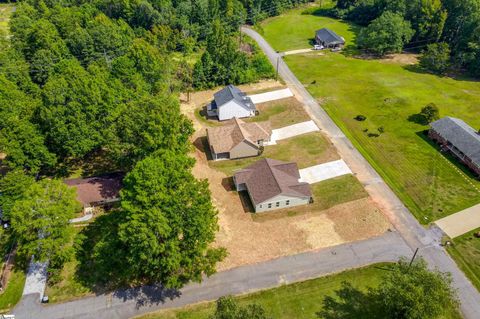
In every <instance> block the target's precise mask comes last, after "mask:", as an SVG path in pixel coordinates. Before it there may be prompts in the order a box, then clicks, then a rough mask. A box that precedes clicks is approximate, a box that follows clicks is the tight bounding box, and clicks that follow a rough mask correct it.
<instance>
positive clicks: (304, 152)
mask: <svg viewBox="0 0 480 319" xmlns="http://www.w3.org/2000/svg"><path fill="white" fill-rule="evenodd" d="M277 143H278V144H277V145H271V146H265V150H264V152H263V154H262V155H260V156H257V157H248V158H243V159H237V160H228V161H210V162H209V165H210V167H212V168H215V169H217V170H219V171H222V172H224V173H225V174H226V175H228V176H231V175H233V173H234V171H236V170H238V169H242V168H244V167H246V166H248V165H250V164H252V163H254V162H256V161H258V160H259V159H261V158H273V159H276V160H279V161H293V162H296V163H297V164H298V167H299V168H306V167H309V166H314V165H317V164H321V163H325V162H330V161H334V160H337V159H338V158H339V157H338V155H337V153H336V150H335V149H334V148H333V146H332V145H331V143H330V142H329V141H328V140H327V139H326V138H325V137H324V136H323V135H322V134H321V133H319V132H313V133H308V134H303V135H299V136H296V137H292V138H289V139H286V140H283V141H279V142H277Z"/></svg>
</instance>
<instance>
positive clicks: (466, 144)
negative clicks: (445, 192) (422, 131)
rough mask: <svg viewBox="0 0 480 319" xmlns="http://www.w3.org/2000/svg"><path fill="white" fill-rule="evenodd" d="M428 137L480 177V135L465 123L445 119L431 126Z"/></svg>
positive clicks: (453, 119) (454, 119) (452, 118)
mask: <svg viewBox="0 0 480 319" xmlns="http://www.w3.org/2000/svg"><path fill="white" fill-rule="evenodd" d="M430 127H431V128H430V130H429V133H428V135H429V136H430V138H431V139H432V140H434V141H436V142H437V143H439V144H440V145H441V146H442V149H443V150H445V151H448V152H450V153H452V154H453V155H454V156H455V157H457V158H458V159H459V160H460V161H461V162H462V163H463V164H465V165H466V166H468V167H469V168H470V169H471V170H472V171H473V172H474V173H476V174H477V175H479V176H480V134H479V132H478V131H477V130H475V129H473V128H472V127H471V126H469V125H468V124H467V123H465V122H464V121H462V120H460V119H457V118H454V117H448V116H447V117H444V118H442V119H440V120H438V121H435V122H433V123H431V124H430Z"/></svg>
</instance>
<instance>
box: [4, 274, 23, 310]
mask: <svg viewBox="0 0 480 319" xmlns="http://www.w3.org/2000/svg"><path fill="white" fill-rule="evenodd" d="M24 285H25V273H24V272H23V271H22V270H19V269H15V270H14V271H13V272H12V274H11V275H10V279H9V280H8V285H7V289H6V290H5V291H4V292H2V294H0V313H4V312H7V311H8V310H10V309H11V308H13V306H15V305H16V304H17V302H18V301H19V300H20V298H21V297H22V292H23V286H24Z"/></svg>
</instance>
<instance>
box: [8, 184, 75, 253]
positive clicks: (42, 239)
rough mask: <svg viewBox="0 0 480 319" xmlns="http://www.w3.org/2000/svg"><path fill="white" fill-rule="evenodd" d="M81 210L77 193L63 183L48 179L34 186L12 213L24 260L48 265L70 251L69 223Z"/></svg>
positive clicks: (15, 204)
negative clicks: (66, 251) (50, 260)
mask: <svg viewBox="0 0 480 319" xmlns="http://www.w3.org/2000/svg"><path fill="white" fill-rule="evenodd" d="M80 210H81V206H80V204H79V203H78V202H77V200H76V193H75V190H74V189H72V188H69V187H67V185H65V184H64V183H63V182H62V181H60V180H49V179H45V180H42V181H40V182H37V183H34V184H32V185H31V186H30V187H29V188H28V189H27V190H26V191H25V192H24V195H23V196H22V198H21V199H19V200H17V201H16V202H15V203H14V205H13V207H12V209H11V211H10V219H11V224H12V231H13V233H14V235H15V237H16V238H17V241H18V245H19V253H20V254H21V256H23V257H25V258H28V257H30V256H32V255H34V256H35V259H36V260H39V261H45V260H48V259H50V258H51V257H52V256H53V255H56V254H61V253H63V252H64V251H65V250H67V249H69V248H68V243H69V240H70V237H71V235H72V228H71V226H70V224H69V220H70V219H71V218H73V216H74V214H75V213H77V212H79V211H80Z"/></svg>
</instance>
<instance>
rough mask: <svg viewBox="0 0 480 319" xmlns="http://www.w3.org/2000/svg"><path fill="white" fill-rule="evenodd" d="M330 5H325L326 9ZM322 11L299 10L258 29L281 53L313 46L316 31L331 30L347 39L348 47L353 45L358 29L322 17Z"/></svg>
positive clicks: (278, 17) (267, 21)
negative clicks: (355, 31)
mask: <svg viewBox="0 0 480 319" xmlns="http://www.w3.org/2000/svg"><path fill="white" fill-rule="evenodd" d="M326 7H328V5H324V8H326ZM321 11H322V10H321V9H320V8H319V9H318V10H315V8H308V9H306V8H299V9H294V10H291V11H288V12H287V13H284V14H282V15H280V16H277V17H273V18H270V19H267V20H265V21H264V22H262V23H261V24H260V26H259V27H258V28H257V30H258V31H260V33H262V34H263V36H265V37H266V38H267V39H268V42H269V43H270V45H272V46H273V48H275V49H276V50H278V51H280V52H284V51H289V50H296V49H306V48H309V47H312V46H313V41H314V38H315V31H317V30H319V29H321V28H329V29H331V30H333V31H335V32H336V33H337V34H339V35H340V36H343V37H344V38H345V42H346V45H347V46H348V45H349V44H352V43H353V42H354V39H355V33H354V32H352V31H353V30H355V29H356V28H357V27H356V26H354V25H350V24H346V23H343V22H341V21H338V20H335V19H332V18H328V17H322V16H320V13H321Z"/></svg>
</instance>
